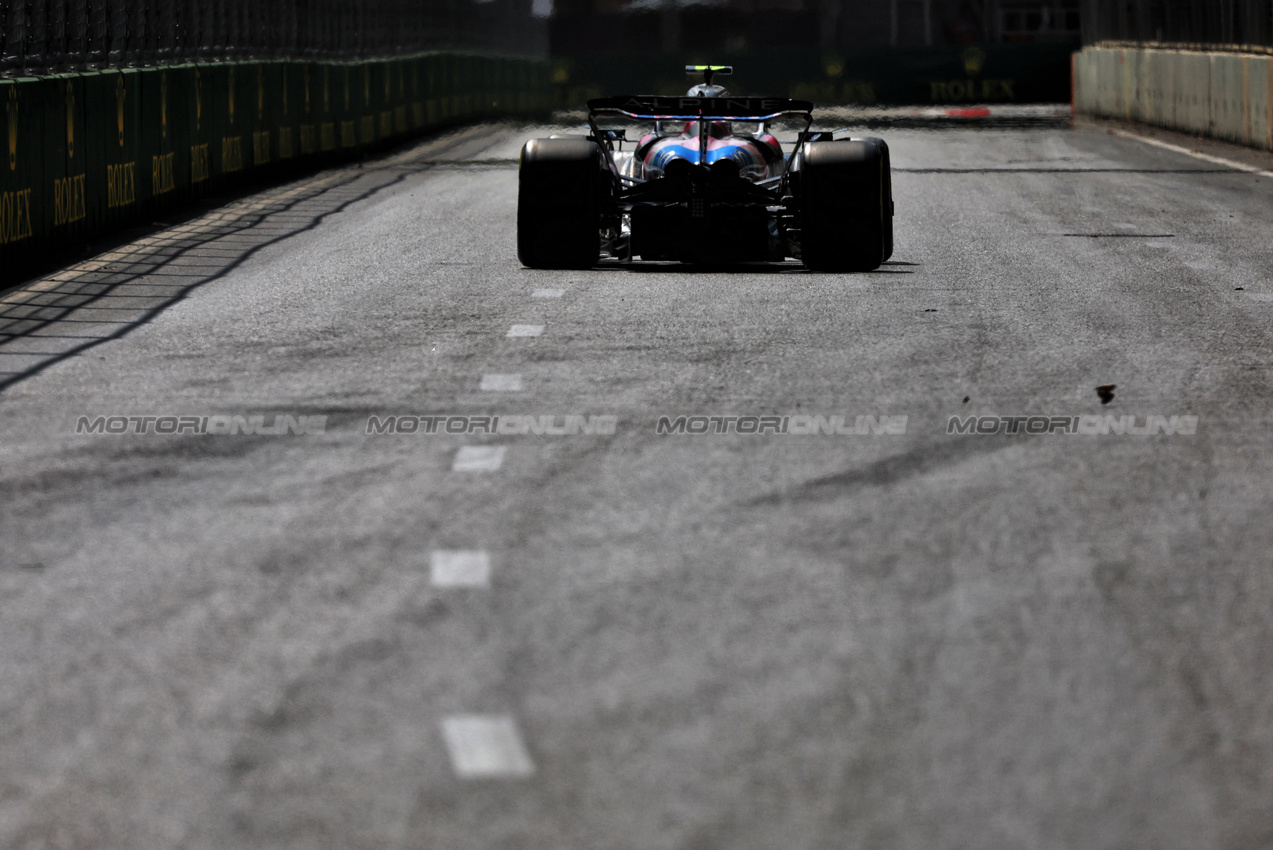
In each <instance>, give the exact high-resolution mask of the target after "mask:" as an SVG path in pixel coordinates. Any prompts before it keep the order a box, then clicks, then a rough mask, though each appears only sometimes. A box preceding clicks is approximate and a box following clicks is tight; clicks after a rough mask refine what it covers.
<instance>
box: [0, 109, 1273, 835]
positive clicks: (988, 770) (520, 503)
mask: <svg viewBox="0 0 1273 850" xmlns="http://www.w3.org/2000/svg"><path fill="white" fill-rule="evenodd" d="M933 126H934V127H939V128H940V129H927V130H926V129H923V127H922V126H921V125H918V124H917V125H907V126H905V127H899V128H894V129H893V130H887V129H886V130H884V132H883V134H884V135H885V137H886V138H887V139H888V141H889V142H890V144H891V146H892V151H893V158H894V165H895V168H896V174H895V197H896V203H897V246H898V247H897V252H896V254H895V256H894V258H893V260H892V261H891V262H890V263H889V264H888V265H886V266H885V267H883V268H882V269H881V270H880V271H878V272H876V273H870V274H855V275H820V274H811V273H808V272H806V271H804V270H803V269H802V268H801V267H800V266H799V265H797V264H794V263H788V264H780V265H774V266H770V267H752V268H741V269H727V270H695V269H690V268H684V267H680V266H676V265H654V266H651V265H641V264H635V265H633V266H630V267H624V266H621V265H619V264H616V263H607V264H603V265H602V266H601V267H598V268H597V269H595V270H592V271H587V272H572V273H553V272H543V271H531V270H527V269H523V268H521V267H520V266H519V264H518V262H517V260H516V257H515V251H514V209H515V196H516V177H517V172H516V156H517V151H518V148H519V147H520V144H521V142H522V141H523V140H524V139H525V138H527V137H529V136H532V135H537V134H541V133H543V132H546V131H544V130H543V129H537V128H527V127H510V126H491V127H479V128H470V129H468V130H465V131H462V132H459V133H457V134H454V135H452V136H448V137H446V138H441V139H433V140H430V141H428V142H425V143H422V144H420V145H418V146H416V147H414V148H412V149H410V150H406V151H399V152H397V153H395V154H393V155H392V156H388V157H384V158H381V159H377V160H373V161H368V162H366V163H364V164H363V165H362V166H361V167H349V168H344V169H340V170H336V171H331V172H327V173H324V174H322V175H319V176H317V177H314V178H309V179H306V180H303V181H300V182H297V183H294V184H290V185H287V186H282V187H276V188H273V189H270V190H269V191H266V192H263V193H261V194H259V195H254V196H252V197H248V198H242V199H239V200H238V201H236V202H234V203H232V204H230V205H228V206H226V207H224V208H222V209H218V210H216V211H214V212H211V213H209V214H207V215H206V216H203V217H201V218H198V219H196V220H193V221H190V222H188V223H186V224H184V225H181V226H179V227H175V228H171V229H166V230H160V231H157V232H155V233H153V234H151V235H150V236H147V237H145V238H143V239H141V240H139V241H137V242H134V243H130V244H128V245H125V246H122V247H120V248H117V249H115V250H113V251H111V252H110V253H108V254H105V255H103V256H101V257H98V258H95V259H94V260H93V261H91V262H86V263H82V264H79V265H75V266H69V267H67V268H66V269H64V270H62V271H60V272H58V273H56V274H52V275H49V276H46V277H45V278H44V279H42V280H39V281H33V282H30V283H28V284H27V285H24V286H22V287H20V288H17V289H11V290H9V291H8V292H6V293H5V294H4V295H3V304H2V305H0V333H4V334H5V336H4V337H0V372H3V373H4V374H3V375H0V382H3V384H4V389H3V390H2V391H0V439H2V441H3V443H2V445H0V459H2V468H0V494H2V495H0V498H2V500H3V501H2V502H0V505H2V507H0V539H2V540H3V547H2V548H0V645H3V647H4V651H3V654H0V665H2V666H0V681H2V682H3V687H2V688H0V724H2V725H0V846H3V847H6V848H22V850H34V848H58V850H62V848H130V850H136V848H152V847H154V848H169V847H171V848H201V849H202V848H227V847H236V848H430V850H432V848H439V850H470V848H472V850H478V848H481V850H491V848H563V850H564V848H587V850H600V849H601V848H616V849H617V850H618V849H622V850H626V848H633V850H647V848H648V849H649V850H656V849H657V850H691V849H693V850H699V848H703V849H704V850H705V849H706V848H730V850H750V849H751V848H754V849H755V850H762V848H763V850H770V849H771V848H810V850H816V848H833V847H834V848H871V850H877V849H878V848H924V849H925V850H930V848H1039V850H1043V849H1044V848H1083V850H1092V848H1189V850H1204V849H1205V848H1234V850H1248V848H1259V847H1270V846H1273V815H1271V814H1270V808H1269V806H1268V802H1269V800H1270V799H1271V798H1273V682H1271V681H1270V677H1271V671H1273V570H1271V567H1273V522H1271V521H1270V515H1271V514H1273V498H1271V494H1273V485H1271V484H1270V482H1271V481H1273V428H1271V426H1273V415H1271V413H1270V411H1271V410H1273V386H1271V384H1270V377H1271V374H1270V361H1269V351H1270V349H1271V344H1273V332H1271V330H1270V328H1271V325H1273V281H1271V280H1270V277H1269V269H1270V267H1271V265H1273V246H1271V243H1273V229H1271V227H1270V222H1271V221H1273V196H1271V195H1270V192H1269V188H1270V185H1271V184H1273V181H1271V180H1270V179H1269V178H1268V177H1261V176H1258V175H1255V174H1252V173H1250V172H1246V171H1240V170H1234V169H1231V168H1228V167H1226V166H1224V165H1222V164H1217V163H1215V162H1211V161H1203V160H1199V159H1197V158H1194V157H1191V156H1188V155H1185V154H1181V153H1178V152H1174V151H1170V150H1164V149H1161V148H1155V147H1152V146H1150V145H1147V144H1144V143H1142V142H1140V141H1137V140H1135V139H1131V138H1125V137H1122V136H1117V135H1112V134H1111V133H1109V132H1107V131H1106V129H1105V128H1103V127H1092V126H1081V127H1076V128H1070V127H1065V126H1057V125H1056V124H1055V123H1049V122H1041V123H1038V124H1036V125H1030V126H1024V127H996V126H989V127H980V128H979V127H977V126H969V125H949V124H940V125H939V124H934V125H933ZM1251 157H1254V160H1255V161H1256V162H1257V165H1259V167H1262V168H1265V169H1267V168H1268V165H1267V162H1268V158H1267V157H1265V158H1263V159H1261V158H1260V156H1257V155H1254V154H1253V155H1251ZM1249 158H1250V157H1249ZM543 290H560V292H554V291H549V292H544V291H543ZM515 325H529V326H542V333H541V334H540V335H538V336H512V337H510V336H508V334H509V332H510V330H511V329H512V328H513V327H514V326H515ZM485 376H505V377H502V378H486V377H485ZM511 376H520V381H517V380H514V379H513V378H512V377H511ZM484 381H485V386H486V387H488V389H483V386H484ZM1108 384H1114V385H1116V386H1115V389H1114V391H1113V393H1114V395H1113V398H1112V400H1110V401H1109V402H1108V403H1104V404H1103V403H1102V401H1101V398H1100V397H1099V396H1098V394H1097V392H1096V389H1095V388H1096V387H1097V386H1103V385H1108ZM517 387H520V389H517ZM568 414H570V415H580V416H587V415H592V416H614V417H616V420H615V421H616V425H615V428H614V429H613V430H614V433H613V434H604V433H593V434H583V433H580V434H575V435H569V434H567V435H549V434H543V435H535V434H526V435H511V434H505V435H499V434H496V435H486V434H480V433H479V434H445V433H441V434H424V433H416V434H401V433H399V434H376V433H371V434H369V433H367V422H368V417H370V416H376V417H378V418H379V419H383V418H385V417H389V416H394V417H398V416H440V415H454V416H461V415H471V416H494V415H498V416H503V417H509V416H520V415H535V416H553V417H557V419H555V420H554V422H561V423H564V422H565V420H564V418H563V417H565V416H566V415H568ZM257 415H259V416H263V417H265V419H264V420H263V421H264V422H265V423H266V424H267V425H268V424H270V423H272V422H274V417H275V416H294V417H300V416H306V417H313V416H322V417H326V418H325V419H324V420H321V422H322V427H321V428H320V427H317V426H315V425H314V423H315V422H316V421H319V420H312V419H308V420H306V422H308V423H309V425H308V426H307V427H308V428H309V430H311V431H314V432H318V431H321V433H304V434H296V433H292V431H294V430H295V429H290V430H289V429H285V430H288V433H285V434H281V435H264V434H252V435H245V434H242V433H239V434H235V435H226V434H191V433H179V434H178V433H174V434H157V433H155V432H154V430H153V428H152V429H151V430H149V431H148V432H147V433H126V434H101V433H97V434H93V433H77V429H78V428H79V425H78V423H79V419H80V417H88V418H89V420H90V421H92V420H93V419H94V418H95V417H98V416H102V417H110V416H140V417H147V416H149V417H169V416H194V417H204V416H210V417H214V416H243V417H245V418H246V417H251V416H257ZM678 415H686V416H693V415H699V416H722V417H725V416H739V417H747V416H801V415H805V416H809V415H822V416H828V417H830V416H844V417H846V420H847V422H848V423H850V424H855V423H857V422H858V420H857V417H858V416H870V417H880V416H905V417H906V424H905V430H904V433H892V434H887V433H872V431H871V428H870V424H871V422H877V423H878V422H879V421H880V420H864V422H865V423H866V425H865V427H864V429H863V430H865V431H866V433H855V434H834V435H827V434H824V433H821V432H819V433H817V434H811V435H810V434H805V435H798V434H791V433H787V434H774V433H764V434H739V433H722V434H716V433H707V434H702V435H691V434H675V435H661V434H659V433H657V421H658V419H659V417H661V416H669V417H675V416H678ZM971 415H975V416H978V417H1002V416H1008V417H1012V416H1028V415H1033V416H1046V417H1090V416H1096V415H1100V416H1106V415H1108V416H1117V417H1124V416H1132V417H1135V419H1134V420H1132V424H1133V425H1135V426H1136V427H1141V428H1143V427H1144V426H1146V425H1147V424H1148V423H1149V422H1150V421H1151V420H1150V419H1149V417H1152V416H1162V417H1171V416H1177V417H1189V416H1192V417H1197V420H1196V421H1197V424H1196V429H1194V430H1195V433H1192V434H1185V433H1174V434H1172V433H1158V434H1156V435H1144V434H1132V433H1124V434H1117V433H1113V432H1111V433H1108V434H1105V435H1100V434H1085V433H1061V432H1060V431H1055V430H1054V431H1053V432H1052V433H1047V434H1038V435H1031V434H1025V433H1015V434H1013V433H998V434H994V435H990V434H981V435H978V434H950V433H948V423H949V421H950V417H952V416H958V417H967V416H971ZM218 421H229V420H218ZM247 421H248V422H249V423H250V422H251V420H247ZM282 421H283V422H284V423H285V424H286V423H287V421H288V420H282ZM297 421H298V422H299V420H297ZM395 421H396V420H395ZM457 421H458V420H457ZM513 421H514V422H515V421H517V420H513ZM687 421H688V420H687ZM799 421H802V420H797V422H799ZM893 421H896V420H893ZM961 421H964V420H962V419H961ZM985 421H986V422H988V423H993V422H994V421H996V420H993V419H990V418H987V419H986V420H985ZM1069 421H1075V420H1069ZM1077 421H1080V422H1083V423H1090V422H1092V421H1096V420H1090V419H1084V420H1077ZM1101 421H1103V420H1101ZM1118 421H1119V422H1123V421H1125V420H1121V419H1120V420H1118ZM1155 421H1158V420H1155ZM1163 421H1168V422H1169V421H1170V420H1163ZM1187 421H1188V420H1179V419H1178V420H1176V422H1177V423H1180V422H1187ZM155 423H156V424H155V426H154V427H159V425H158V419H156V420H155ZM129 427H130V428H133V429H134V430H138V429H139V428H140V425H137V426H133V425H130V426H129ZM147 427H148V428H149V427H150V426H149V425H148V426H147ZM713 427H716V426H713ZM1021 427H1022V428H1024V427H1025V426H1024V425H1022V426H1021ZM1181 427H1183V428H1184V430H1190V429H1188V428H1187V427H1186V426H1181ZM603 430H604V429H603ZM877 430H878V429H877ZM894 430H896V429H894ZM1158 430H1159V431H1162V430H1163V427H1162V422H1161V421H1160V422H1159V428H1158ZM474 447H477V448H482V447H486V448H492V447H495V448H502V449H503V452H502V453H500V452H489V451H488V452H482V451H478V452H476V453H475V452H473V451H472V449H473V448H474ZM483 466H485V467H487V468H481V467H483ZM457 467H458V468H457ZM474 467H476V468H474ZM453 552H462V553H482V554H469V555H464V556H454V555H448V554H447V553H453Z"/></svg>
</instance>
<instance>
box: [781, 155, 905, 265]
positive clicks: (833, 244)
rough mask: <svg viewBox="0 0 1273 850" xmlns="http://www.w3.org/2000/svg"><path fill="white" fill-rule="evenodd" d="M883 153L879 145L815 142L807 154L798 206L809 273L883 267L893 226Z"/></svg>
mask: <svg viewBox="0 0 1273 850" xmlns="http://www.w3.org/2000/svg"><path fill="white" fill-rule="evenodd" d="M885 150H886V149H885V148H883V146H882V145H880V144H877V143H876V142H875V140H870V141H864V140H849V141H828V142H813V143H812V144H810V145H809V146H808V147H807V148H806V149H805V151H804V154H803V156H802V158H801V163H800V195H799V198H798V204H799V210H800V253H801V260H802V261H803V262H804V264H805V266H806V267H808V268H809V269H811V270H813V271H820V272H843V271H848V272H862V271H871V270H873V269H877V268H879V267H880V265H881V264H882V263H883V262H884V259H885V257H886V256H887V254H888V253H889V249H888V248H886V244H885V234H886V224H887V225H888V229H889V230H891V225H892V215H891V214H892V200H891V199H889V198H888V196H887V194H886V188H885V186H886V178H885V175H886V173H887V172H886V165H885V162H886V160H885ZM886 203H887V212H888V215H886V214H885V212H886ZM889 235H891V234H889ZM889 241H891V239H890V240H889Z"/></svg>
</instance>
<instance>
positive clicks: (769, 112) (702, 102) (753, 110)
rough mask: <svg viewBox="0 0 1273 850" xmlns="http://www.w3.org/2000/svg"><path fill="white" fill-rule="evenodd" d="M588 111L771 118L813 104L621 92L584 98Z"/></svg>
mask: <svg viewBox="0 0 1273 850" xmlns="http://www.w3.org/2000/svg"><path fill="white" fill-rule="evenodd" d="M588 109H589V110H591V111H592V112H621V113H623V114H624V115H628V116H630V117H632V118H686V119H687V118H753V119H763V118H773V117H775V116H777V115H784V114H788V113H792V112H810V111H812V110H813V103H812V102H810V101H807V100H791V99H790V98H785V97H666V96H660V95H644V94H636V95H622V96H619V97H603V98H597V99H595V100H590V101H588Z"/></svg>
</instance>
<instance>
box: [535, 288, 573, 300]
mask: <svg viewBox="0 0 1273 850" xmlns="http://www.w3.org/2000/svg"><path fill="white" fill-rule="evenodd" d="M565 294H566V290H564V289H536V290H535V291H534V292H532V293H531V294H530V297H531V298H560V297H561V296H563V295H565Z"/></svg>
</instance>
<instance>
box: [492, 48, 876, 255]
mask: <svg viewBox="0 0 1273 850" xmlns="http://www.w3.org/2000/svg"><path fill="white" fill-rule="evenodd" d="M732 70H733V69H732V68H730V67H729V66H724V65H691V66H687V67H686V71H687V72H690V73H698V72H702V73H703V78H704V81H703V83H702V84H701V85H696V86H694V87H693V88H691V89H690V90H689V92H688V94H687V95H686V96H685V97H660V96H654V95H627V96H621V97H608V98H601V99H598V100H590V101H588V126H589V128H590V129H591V132H590V133H589V134H588V135H586V136H552V137H551V138H547V139H533V140H531V141H529V142H527V143H526V145H525V146H524V147H523V148H522V153H521V165H520V171H519V180H518V182H519V188H518V196H517V256H518V258H519V259H520V260H521V262H522V263H523V264H524V265H526V266H529V267H530V268H542V269H583V268H590V267H592V266H593V265H595V264H596V263H597V262H598V261H599V260H600V258H601V256H602V254H603V253H604V254H605V255H607V256H609V257H613V258H615V259H618V260H621V261H631V260H633V259H634V258H636V257H640V258H641V259H642V260H676V261H680V262H688V263H731V262H748V261H777V260H784V259H786V258H788V257H798V258H799V259H800V260H801V262H803V263H804V265H805V266H806V267H808V268H809V269H812V270H815V271H870V270H872V269H875V268H878V267H879V266H880V265H881V264H882V263H883V262H884V261H885V260H887V259H888V258H889V256H891V255H892V253H893V198H892V180H891V172H890V166H889V153H888V145H886V144H885V143H884V141H883V140H882V139H876V138H859V139H836V138H835V133H837V132H842V131H833V132H812V131H811V130H810V127H812V126H813V114H812V109H813V104H811V103H809V102H807V101H802V100H790V99H787V98H769V97H764V98H762V97H731V96H729V94H728V93H727V92H726V91H725V89H724V88H723V87H721V86H718V85H714V84H713V83H712V79H713V77H714V76H715V75H717V74H728V73H732ZM601 117H613V118H618V119H635V120H640V121H653V122H654V124H653V128H652V129H650V130H649V131H648V132H645V133H644V134H643V135H642V136H641V138H640V140H639V141H638V142H637V143H636V144H635V146H634V147H633V148H632V149H631V150H629V151H624V150H623V143H624V142H626V141H628V140H627V138H626V130H614V129H605V130H603V129H602V128H601V127H600V126H599V125H598V119H599V118H601ZM775 120H785V121H792V120H794V121H795V123H797V124H799V123H800V122H801V121H802V122H803V129H801V130H800V133H799V138H798V139H797V140H796V141H795V143H794V146H793V148H792V150H791V152H790V153H784V151H783V149H782V144H781V143H780V142H779V141H778V140H777V139H776V138H774V136H772V135H771V134H770V133H769V132H768V125H769V123H770V122H774V121H775ZM740 121H746V122H754V126H755V130H754V132H750V133H748V132H736V130H735V122H740ZM616 145H617V146H618V150H616Z"/></svg>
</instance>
